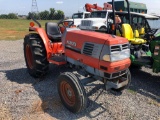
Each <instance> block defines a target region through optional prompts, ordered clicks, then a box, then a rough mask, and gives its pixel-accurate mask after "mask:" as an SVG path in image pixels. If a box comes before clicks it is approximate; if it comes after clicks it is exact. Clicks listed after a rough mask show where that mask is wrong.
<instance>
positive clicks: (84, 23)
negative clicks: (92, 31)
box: [81, 20, 92, 26]
mask: <svg viewBox="0 0 160 120" xmlns="http://www.w3.org/2000/svg"><path fill="white" fill-rule="evenodd" d="M91 24H92V22H91V21H90V20H82V21H81V26H91Z"/></svg>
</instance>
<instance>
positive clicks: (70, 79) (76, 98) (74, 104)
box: [58, 72, 88, 113]
mask: <svg viewBox="0 0 160 120" xmlns="http://www.w3.org/2000/svg"><path fill="white" fill-rule="evenodd" d="M58 92H59V96H60V98H61V101H62V103H63V104H64V106H65V107H66V108H67V109H68V110H69V111H71V112H73V113H78V112H80V111H82V110H84V109H85V108H86V107H87V99H88V98H87V95H86V92H85V89H84V86H83V85H82V84H81V82H80V80H79V78H77V76H75V75H74V74H73V73H71V72H66V73H63V74H61V75H60V76H59V77H58Z"/></svg>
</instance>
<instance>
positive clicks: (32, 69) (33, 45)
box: [24, 33, 49, 78]
mask: <svg viewBox="0 0 160 120" xmlns="http://www.w3.org/2000/svg"><path fill="white" fill-rule="evenodd" d="M24 57H25V62H26V66H27V69H28V72H29V74H30V75H31V76H32V77H35V78H39V77H42V76H44V75H45V74H46V73H47V71H48V69H49V62H48V61H47V54H46V49H45V46H44V43H43V41H42V39H41V38H40V36H39V35H38V34H36V33H31V34H28V35H26V36H25V38H24Z"/></svg>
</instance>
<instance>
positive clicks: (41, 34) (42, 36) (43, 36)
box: [29, 27, 52, 59]
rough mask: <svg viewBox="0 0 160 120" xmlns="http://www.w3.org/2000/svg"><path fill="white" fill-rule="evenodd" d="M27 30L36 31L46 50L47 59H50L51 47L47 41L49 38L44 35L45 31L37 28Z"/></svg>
mask: <svg viewBox="0 0 160 120" xmlns="http://www.w3.org/2000/svg"><path fill="white" fill-rule="evenodd" d="M29 30H30V31H36V32H37V33H38V34H39V36H40V37H41V39H42V40H43V43H44V46H45V48H46V52H47V59H49V58H51V56H52V45H51V43H50V40H49V38H48V36H47V34H46V31H45V30H44V29H43V28H39V27H30V28H29Z"/></svg>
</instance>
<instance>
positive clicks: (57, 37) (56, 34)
mask: <svg viewBox="0 0 160 120" xmlns="http://www.w3.org/2000/svg"><path fill="white" fill-rule="evenodd" d="M45 28H46V33H47V35H48V38H49V39H50V40H51V41H53V42H60V41H61V37H62V34H61V32H60V30H59V27H58V24H57V23H52V22H47V23H46V24H45Z"/></svg>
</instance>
